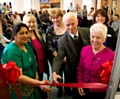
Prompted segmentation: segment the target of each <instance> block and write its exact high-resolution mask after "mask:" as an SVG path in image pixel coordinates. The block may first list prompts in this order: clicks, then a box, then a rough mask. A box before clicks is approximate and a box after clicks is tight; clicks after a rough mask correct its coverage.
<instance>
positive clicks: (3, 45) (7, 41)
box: [0, 21, 10, 62]
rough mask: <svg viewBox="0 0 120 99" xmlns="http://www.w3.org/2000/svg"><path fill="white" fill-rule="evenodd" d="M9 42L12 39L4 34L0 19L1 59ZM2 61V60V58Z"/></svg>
mask: <svg viewBox="0 0 120 99" xmlns="http://www.w3.org/2000/svg"><path fill="white" fill-rule="evenodd" d="M9 42H10V40H8V39H7V38H6V37H4V36H3V31H2V25H1V21H0V59H1V55H2V52H3V50H4V48H5V46H6V45H7V43H9ZM0 62H1V60H0Z"/></svg>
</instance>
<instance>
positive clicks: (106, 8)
mask: <svg viewBox="0 0 120 99" xmlns="http://www.w3.org/2000/svg"><path fill="white" fill-rule="evenodd" d="M103 9H104V10H105V11H106V12H108V3H107V0H104V7H103Z"/></svg>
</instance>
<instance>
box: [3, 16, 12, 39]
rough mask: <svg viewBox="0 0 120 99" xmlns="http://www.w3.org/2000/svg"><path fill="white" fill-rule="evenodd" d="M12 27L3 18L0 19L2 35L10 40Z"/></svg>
mask: <svg viewBox="0 0 120 99" xmlns="http://www.w3.org/2000/svg"><path fill="white" fill-rule="evenodd" d="M12 28H13V26H12V25H11V24H9V23H8V22H7V20H6V19H5V18H3V19H2V29H3V33H4V36H5V37H6V38H7V39H9V40H10V38H11V35H12Z"/></svg>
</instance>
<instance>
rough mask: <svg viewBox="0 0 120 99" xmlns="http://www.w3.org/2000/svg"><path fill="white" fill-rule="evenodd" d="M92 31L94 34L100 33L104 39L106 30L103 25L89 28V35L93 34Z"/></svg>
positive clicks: (98, 24) (99, 24)
mask: <svg viewBox="0 0 120 99" xmlns="http://www.w3.org/2000/svg"><path fill="white" fill-rule="evenodd" d="M93 31H94V32H96V33H101V34H102V35H103V37H104V38H106V37H107V31H108V28H107V26H106V25H104V24H102V23H95V24H93V25H92V26H91V27H90V35H91V34H92V33H93Z"/></svg>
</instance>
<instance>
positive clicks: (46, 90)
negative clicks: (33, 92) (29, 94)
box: [40, 80, 51, 92]
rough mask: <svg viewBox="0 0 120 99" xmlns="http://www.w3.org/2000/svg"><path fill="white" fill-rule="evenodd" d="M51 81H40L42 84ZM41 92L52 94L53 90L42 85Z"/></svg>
mask: <svg viewBox="0 0 120 99" xmlns="http://www.w3.org/2000/svg"><path fill="white" fill-rule="evenodd" d="M48 83H49V81H48V80H43V81H40V84H48ZM40 88H41V90H43V91H44V92H50V91H51V88H48V87H47V86H46V85H40Z"/></svg>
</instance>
